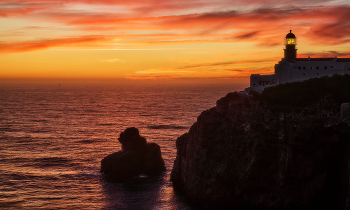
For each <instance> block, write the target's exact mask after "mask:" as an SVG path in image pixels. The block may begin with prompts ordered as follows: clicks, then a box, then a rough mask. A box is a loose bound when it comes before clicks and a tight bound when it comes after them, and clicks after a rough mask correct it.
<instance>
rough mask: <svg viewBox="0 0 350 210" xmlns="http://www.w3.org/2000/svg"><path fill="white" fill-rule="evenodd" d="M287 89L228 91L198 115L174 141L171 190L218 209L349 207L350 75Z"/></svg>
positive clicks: (293, 85)
mask: <svg viewBox="0 0 350 210" xmlns="http://www.w3.org/2000/svg"><path fill="white" fill-rule="evenodd" d="M344 78H345V79H346V80H347V82H345V83H341V82H337V79H338V80H343V79H344ZM308 82H309V83H308ZM316 83H317V84H316ZM319 83H320V84H319ZM325 83H327V84H329V85H331V87H332V90H331V91H328V90H327V88H326V89H325V87H326V86H327V84H325ZM315 85H316V86H317V85H318V86H320V87H321V86H322V90H321V91H323V92H320V93H318V92H317V90H315V89H313V87H314V86H315ZM286 86H288V87H290V88H287V87H286ZM286 86H284V85H279V86H276V87H274V88H273V89H265V91H266V92H265V91H264V92H265V93H264V92H263V93H262V94H257V93H254V94H253V95H254V96H249V95H242V94H239V93H236V92H235V93H229V94H227V96H226V97H224V98H222V99H220V100H218V101H217V104H216V107H213V108H211V109H209V110H206V111H204V112H202V113H201V115H200V116H199V117H198V119H197V122H196V123H194V124H193V125H192V127H191V128H190V130H189V132H188V133H185V134H184V135H182V136H180V137H179V138H178V139H177V141H176V148H177V157H176V159H175V162H174V167H173V170H172V173H171V181H172V182H173V186H174V188H175V189H177V190H181V191H183V192H184V194H185V195H186V197H187V198H188V199H189V200H190V201H192V202H195V203H197V204H198V203H203V204H204V205H209V206H211V205H212V206H213V208H215V209H220V208H224V207H229V208H230V209H231V208H232V209H332V210H340V209H348V208H349V204H348V203H349V192H348V191H349V154H350V126H349V119H344V116H345V114H344V113H345V111H343V112H344V113H343V118H342V117H341V114H340V109H341V108H340V107H341V104H342V103H345V102H349V101H346V100H348V97H349V92H350V88H349V87H350V76H345V77H338V76H335V77H332V78H321V79H313V80H312V81H311V83H310V81H305V82H303V83H296V84H286ZM300 87H303V88H300ZM305 88H306V89H305ZM337 88H339V91H337ZM343 89H345V90H346V91H345V90H343ZM281 90H283V91H284V93H285V94H283V92H282V93H281V92H279V91H281ZM294 90H299V91H296V92H295V95H294V92H293V91H294ZM302 90H305V91H302ZM310 90H312V91H314V92H317V94H318V95H317V96H318V97H315V95H312V96H310V97H309V98H308V97H307V95H306V96H305V95H304V94H310V92H308V91H310ZM332 91H333V93H334V94H332ZM315 94H316V93H315ZM344 94H347V95H344ZM293 96H295V98H294V100H301V101H300V103H296V102H295V101H294V102H293V99H291V98H290V97H293ZM302 99H306V100H307V101H306V102H305V103H303V102H304V101H303V100H302ZM287 101H288V102H287ZM345 106H346V105H343V110H345Z"/></svg>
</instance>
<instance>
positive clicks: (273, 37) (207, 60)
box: [0, 0, 350, 80]
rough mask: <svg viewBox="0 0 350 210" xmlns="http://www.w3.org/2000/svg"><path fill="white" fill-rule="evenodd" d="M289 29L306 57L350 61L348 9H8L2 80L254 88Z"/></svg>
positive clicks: (95, 5)
mask: <svg viewBox="0 0 350 210" xmlns="http://www.w3.org/2000/svg"><path fill="white" fill-rule="evenodd" d="M290 27H291V28H292V30H293V33H294V34H295V35H296V36H297V37H298V45H297V48H298V57H307V56H311V57H334V56H338V57H350V2H349V0H313V1H310V0H293V1H289V0H288V1H281V0H265V1H259V0H230V1H229V0H227V1H226V0H211V1H209V0H192V1H191V0H176V1H175V0H118V1H117V0H98V1H97V0H33V1H27V0H10V1H9V0H6V1H5V0H0V37H1V40H0V79H15V78H82V79H84V78H99V79H103V78H110V79H112V78H129V79H160V80H164V79H169V78H225V79H242V78H245V80H246V79H247V78H248V77H247V76H249V75H250V74H252V73H261V74H271V73H273V71H274V69H273V67H274V64H275V63H277V62H278V61H279V60H280V59H281V57H282V56H283V50H282V49H283V47H284V46H283V38H284V37H285V35H286V34H287V33H288V32H289V29H290Z"/></svg>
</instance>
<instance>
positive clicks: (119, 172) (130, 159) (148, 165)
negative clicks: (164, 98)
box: [101, 127, 165, 181]
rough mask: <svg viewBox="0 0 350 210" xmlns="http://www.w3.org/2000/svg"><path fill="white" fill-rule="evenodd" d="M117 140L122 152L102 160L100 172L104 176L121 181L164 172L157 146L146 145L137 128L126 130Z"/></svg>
mask: <svg viewBox="0 0 350 210" xmlns="http://www.w3.org/2000/svg"><path fill="white" fill-rule="evenodd" d="M118 140H119V142H120V143H121V144H122V151H118V152H115V153H113V154H110V155H108V156H107V157H105V158H103V159H102V161H101V172H103V173H104V174H106V175H108V176H109V177H111V178H113V179H115V180H119V181H123V180H126V179H128V178H131V177H134V176H137V175H140V174H145V175H156V174H159V173H161V172H163V171H164V170H165V164H164V160H163V158H162V155H161V151H160V147H159V145H158V144H156V143H147V141H146V139H145V138H144V137H142V136H140V134H139V131H138V129H137V128H134V127H131V128H127V129H126V130H125V131H124V132H122V133H121V134H120V137H119V139H118Z"/></svg>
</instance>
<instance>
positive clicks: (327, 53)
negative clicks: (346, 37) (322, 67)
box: [298, 51, 350, 58]
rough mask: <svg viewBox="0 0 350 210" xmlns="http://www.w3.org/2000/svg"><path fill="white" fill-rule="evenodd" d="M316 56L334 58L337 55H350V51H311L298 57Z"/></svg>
mask: <svg viewBox="0 0 350 210" xmlns="http://www.w3.org/2000/svg"><path fill="white" fill-rule="evenodd" d="M308 56H310V57H314V58H334V57H335V56H337V57H350V51H347V52H338V51H325V52H318V53H315V52H309V53H303V54H299V55H298V57H301V58H302V57H304V58H306V57H308Z"/></svg>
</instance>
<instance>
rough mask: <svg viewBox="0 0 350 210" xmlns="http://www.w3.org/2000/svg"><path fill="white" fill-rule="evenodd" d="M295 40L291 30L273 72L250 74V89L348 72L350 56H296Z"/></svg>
mask: <svg viewBox="0 0 350 210" xmlns="http://www.w3.org/2000/svg"><path fill="white" fill-rule="evenodd" d="M296 44H297V42H296V37H295V35H294V34H293V33H292V30H290V32H289V33H288V34H287V35H286V37H285V44H284V45H285V49H283V50H284V57H283V58H282V59H281V60H280V61H279V62H278V63H277V64H275V73H274V74H270V75H260V74H252V75H251V76H250V87H249V88H246V89H245V90H244V91H245V92H246V93H248V92H249V91H251V90H254V91H257V92H262V91H263V90H264V89H265V88H266V87H269V86H273V85H278V84H283V83H288V82H301V81H304V80H308V79H311V78H317V77H323V76H332V75H334V74H339V75H344V74H350V58H337V57H336V56H335V57H330V58H310V57H307V58H297V49H295V46H296Z"/></svg>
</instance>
